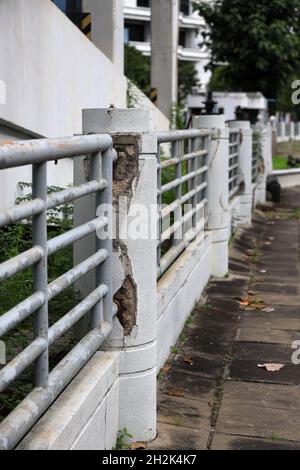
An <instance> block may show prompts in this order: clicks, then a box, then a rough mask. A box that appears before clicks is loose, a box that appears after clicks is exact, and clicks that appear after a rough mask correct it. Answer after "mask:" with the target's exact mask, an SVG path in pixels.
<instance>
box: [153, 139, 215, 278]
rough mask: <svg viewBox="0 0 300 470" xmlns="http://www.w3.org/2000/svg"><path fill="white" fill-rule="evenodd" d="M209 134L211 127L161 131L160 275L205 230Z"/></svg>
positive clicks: (158, 253) (159, 177) (159, 144)
mask: <svg viewBox="0 0 300 470" xmlns="http://www.w3.org/2000/svg"><path fill="white" fill-rule="evenodd" d="M209 137H210V131H208V130H187V131H173V132H172V131H171V132H163V133H158V134H157V140H158V151H157V159H158V207H159V223H158V243H157V244H158V246H157V263H158V268H157V275H158V278H159V277H161V276H162V275H163V274H164V273H165V272H166V271H167V270H168V269H169V268H170V267H171V265H172V264H173V263H174V261H175V260H176V259H177V258H178V257H179V255H180V254H182V253H183V252H184V251H185V249H186V248H187V247H188V246H189V245H190V244H191V242H192V241H193V240H195V238H196V237H197V236H198V235H199V234H200V233H201V232H203V233H204V229H205V223H206V204H207V172H208V145H209Z"/></svg>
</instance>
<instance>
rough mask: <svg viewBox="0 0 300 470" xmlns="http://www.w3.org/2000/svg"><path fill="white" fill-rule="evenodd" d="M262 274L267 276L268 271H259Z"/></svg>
mask: <svg viewBox="0 0 300 470" xmlns="http://www.w3.org/2000/svg"><path fill="white" fill-rule="evenodd" d="M259 272H260V273H261V274H267V272H268V271H266V270H265V269H262V270H261V271H259Z"/></svg>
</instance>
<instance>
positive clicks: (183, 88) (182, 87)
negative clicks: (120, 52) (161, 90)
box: [125, 45, 199, 104]
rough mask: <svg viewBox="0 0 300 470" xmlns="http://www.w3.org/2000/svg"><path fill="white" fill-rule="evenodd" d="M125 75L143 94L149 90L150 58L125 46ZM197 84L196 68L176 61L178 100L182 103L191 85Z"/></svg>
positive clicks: (188, 63)
mask: <svg viewBox="0 0 300 470" xmlns="http://www.w3.org/2000/svg"><path fill="white" fill-rule="evenodd" d="M125 75H126V77H127V78H129V79H130V80H131V81H132V82H133V83H134V84H135V85H136V86H137V87H138V88H139V89H140V90H141V91H142V92H143V93H145V95H147V96H149V95H150V91H151V59H150V57H146V56H144V55H143V54H142V52H140V51H138V50H137V49H136V48H135V47H132V46H129V45H126V46H125ZM198 84H199V80H198V76H197V70H196V68H195V65H194V64H193V63H192V62H184V61H179V63H178V102H179V103H180V104H182V103H183V102H184V101H185V99H186V97H187V95H188V94H189V93H190V91H191V89H192V87H194V86H197V85H198Z"/></svg>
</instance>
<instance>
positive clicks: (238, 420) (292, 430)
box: [216, 403, 300, 442]
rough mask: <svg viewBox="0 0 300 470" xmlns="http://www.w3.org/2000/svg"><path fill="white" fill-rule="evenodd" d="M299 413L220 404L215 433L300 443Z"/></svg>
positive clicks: (236, 404)
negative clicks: (275, 438) (276, 438)
mask: <svg viewBox="0 0 300 470" xmlns="http://www.w3.org/2000/svg"><path fill="white" fill-rule="evenodd" d="M299 422H300V411H298V410H296V411H295V410H282V409H277V408H264V409H262V408H261V407H259V408H258V407H255V406H253V404H251V405H247V404H238V403H235V404H234V405H229V406H227V405H226V404H224V403H222V405H221V409H220V411H219V415H218V421H217V425H216V432H217V433H222V434H234V435H237V436H250V437H262V438H267V439H271V438H272V436H274V435H276V436H278V437H279V438H280V439H286V440H289V441H298V442H300V426H299Z"/></svg>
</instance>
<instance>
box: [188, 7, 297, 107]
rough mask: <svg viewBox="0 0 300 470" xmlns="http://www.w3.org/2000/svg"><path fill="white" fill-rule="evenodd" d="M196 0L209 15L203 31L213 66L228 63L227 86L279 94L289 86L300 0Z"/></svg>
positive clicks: (224, 71)
mask: <svg viewBox="0 0 300 470" xmlns="http://www.w3.org/2000/svg"><path fill="white" fill-rule="evenodd" d="M194 5H195V8H196V9H197V10H198V11H199V13H200V15H201V16H202V17H203V18H204V20H205V24H206V25H205V26H203V28H202V30H201V33H202V37H203V44H204V45H206V46H208V47H209V48H210V51H211V63H210V68H211V69H215V68H216V66H217V64H220V63H221V64H226V65H225V66H222V80H225V81H226V83H227V90H234V91H261V92H262V93H264V94H265V96H267V97H269V98H271V97H273V98H276V96H277V95H278V94H279V93H280V91H281V90H282V89H283V88H284V87H286V88H287V83H288V82H287V81H288V80H289V79H290V77H291V75H292V74H293V73H295V70H298V69H299V63H300V59H299V53H298V51H299V47H300V35H299V31H300V9H299V0H273V1H272V2H270V1H266V0H263V1H262V0H252V1H251V2H245V1H244V0H215V1H214V2H207V1H206V0H198V1H195V2H194ZM233 25H234V27H233ZM270 70H272V73H271V74H270Z"/></svg>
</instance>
